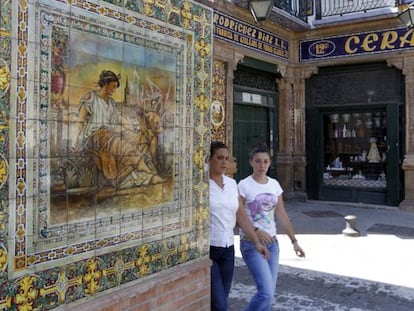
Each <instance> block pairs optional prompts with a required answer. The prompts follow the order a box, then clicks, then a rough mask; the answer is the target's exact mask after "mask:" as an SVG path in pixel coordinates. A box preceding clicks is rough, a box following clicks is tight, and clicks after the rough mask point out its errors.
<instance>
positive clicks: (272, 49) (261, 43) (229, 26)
mask: <svg viewBox="0 0 414 311" xmlns="http://www.w3.org/2000/svg"><path fill="white" fill-rule="evenodd" d="M213 23H214V37H215V38H218V39H221V40H224V41H227V42H230V43H232V44H236V45H239V46H243V47H246V48H249V49H253V50H255V51H258V52H260V53H265V54H268V55H271V56H275V57H278V58H282V59H284V60H288V59H289V42H288V41H287V40H285V39H282V38H280V37H279V36H276V35H275V34H274V33H271V32H268V31H266V30H263V29H261V28H257V27H255V26H253V25H250V24H248V23H246V22H242V21H240V20H238V19H235V18H234V17H231V16H229V15H226V14H223V13H221V12H218V11H215V12H214V18H213Z"/></svg>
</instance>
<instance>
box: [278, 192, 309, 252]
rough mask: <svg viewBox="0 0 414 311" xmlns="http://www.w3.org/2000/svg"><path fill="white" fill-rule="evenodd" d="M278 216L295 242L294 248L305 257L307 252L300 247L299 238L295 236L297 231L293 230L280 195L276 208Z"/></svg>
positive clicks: (293, 242)
mask: <svg viewBox="0 0 414 311" xmlns="http://www.w3.org/2000/svg"><path fill="white" fill-rule="evenodd" d="M276 216H277V219H278V222H279V223H280V224H281V225H282V227H283V229H284V230H285V232H286V234H287V235H288V236H289V238H290V240H291V241H292V244H293V249H294V250H295V253H296V255H298V256H299V257H305V252H304V251H303V249H302V248H301V247H300V245H299V243H298V240H296V237H295V231H294V230H293V226H292V223H291V221H290V219H289V216H288V214H287V212H286V209H285V203H284V202H283V198H282V196H281V195H280V196H279V198H278V206H277V208H276Z"/></svg>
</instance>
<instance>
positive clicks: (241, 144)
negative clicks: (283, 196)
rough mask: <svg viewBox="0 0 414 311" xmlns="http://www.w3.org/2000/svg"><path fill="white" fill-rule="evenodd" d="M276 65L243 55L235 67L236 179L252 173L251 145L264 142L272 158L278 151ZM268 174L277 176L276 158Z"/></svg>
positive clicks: (234, 146)
mask: <svg viewBox="0 0 414 311" xmlns="http://www.w3.org/2000/svg"><path fill="white" fill-rule="evenodd" d="M278 77H279V74H278V73H277V66H276V65H275V64H269V63H266V62H263V61H260V60H257V59H253V58H250V57H245V58H244V59H243V61H242V63H241V64H239V65H238V66H237V70H236V71H235V74H234V81H233V83H234V87H233V90H234V91H233V92H234V93H233V155H234V157H235V158H236V162H237V172H236V173H235V175H234V178H235V179H236V181H239V180H240V179H243V178H245V177H247V176H248V175H250V174H251V172H252V171H251V167H250V164H249V151H250V148H251V147H252V146H253V145H254V144H255V143H257V142H265V143H266V144H267V145H268V146H269V149H270V153H271V156H272V158H274V156H275V155H276V154H277V151H278V137H279V131H278V109H277V107H278V104H277V100H278V92H277V83H276V79H277V78H278ZM268 174H269V176H271V177H276V165H275V161H272V165H271V167H270V168H269V172H268Z"/></svg>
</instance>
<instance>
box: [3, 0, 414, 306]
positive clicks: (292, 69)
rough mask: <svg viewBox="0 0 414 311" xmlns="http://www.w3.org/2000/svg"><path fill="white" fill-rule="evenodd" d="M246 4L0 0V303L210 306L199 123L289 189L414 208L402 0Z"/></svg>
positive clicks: (238, 161)
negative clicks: (266, 157) (258, 156)
mask: <svg viewBox="0 0 414 311" xmlns="http://www.w3.org/2000/svg"><path fill="white" fill-rule="evenodd" d="M247 2H248V1H224V0H218V1H209V0H204V1H181V0H177V1H155V0H145V1H95V0H89V1H73V0H72V1H66V0H52V1H46V0H33V1H2V2H1V7H0V9H1V10H0V12H1V15H0V39H1V42H0V44H1V52H0V107H1V109H0V112H1V116H0V156H1V158H0V166H1V168H2V170H1V172H2V174H1V176H2V177H1V180H0V198H1V201H0V202H1V204H0V289H1V290H0V309H1V310H50V309H65V310H70V309H74V310H75V309H76V310H84V309H85V310H86V309H89V310H125V309H130V310H133V309H135V310H171V309H177V310H209V309H210V305H209V303H210V298H209V295H210V273H209V272H210V260H209V258H208V250H209V206H208V182H207V176H208V175H207V172H206V168H205V162H206V160H207V158H208V150H209V144H210V141H211V140H213V139H214V140H222V141H224V142H226V143H227V144H228V146H229V147H230V150H231V152H232V154H233V155H234V157H235V161H234V163H233V165H232V168H231V170H230V171H229V174H231V175H233V176H234V177H235V178H236V179H239V178H242V177H244V176H245V175H247V174H248V173H249V167H248V164H247V162H248V161H247V160H248V159H247V151H248V149H249V148H250V146H251V144H253V143H255V142H257V141H266V142H267V143H268V144H269V146H270V148H271V153H272V156H273V157H274V159H275V161H274V164H273V166H272V167H271V170H270V174H271V175H272V176H275V177H277V178H278V179H279V181H280V183H281V185H282V187H283V188H284V191H285V192H284V194H285V196H286V198H287V199H299V200H306V199H308V198H310V199H314V200H340V201H348V202H365V203H374V204H383V205H391V206H399V207H400V208H401V209H405V210H414V189H413V187H414V136H413V135H414V109H413V102H414V93H413V92H414V91H413V89H414V88H413V87H412V84H413V83H414V76H413V74H414V71H413V70H412V68H413V64H414V61H413V60H414V57H413V55H414V54H413V52H412V47H413V46H414V39H413V38H412V36H413V30H412V29H407V28H405V27H403V26H402V25H401V23H400V22H399V20H398V18H397V15H398V12H399V11H401V10H402V9H405V8H406V4H405V3H403V2H402V1H401V2H395V1H365V2H364V1H346V3H345V2H344V1H342V2H340V3H341V4H340V5H338V2H337V1H275V7H274V8H273V10H272V13H271V14H270V17H269V19H268V20H267V21H266V22H265V23H264V24H257V23H255V22H254V20H253V18H252V15H251V14H250V12H249V11H248V9H247ZM351 2H352V4H351ZM405 2H407V1H405ZM335 3H336V4H335ZM368 4H369V5H370V6H367V5H368Z"/></svg>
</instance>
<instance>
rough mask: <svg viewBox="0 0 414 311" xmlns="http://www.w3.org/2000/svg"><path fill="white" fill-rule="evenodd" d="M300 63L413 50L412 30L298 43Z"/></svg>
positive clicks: (393, 30)
mask: <svg viewBox="0 0 414 311" xmlns="http://www.w3.org/2000/svg"><path fill="white" fill-rule="evenodd" d="M299 44H300V56H299V61H300V62H306V61H314V60H320V59H327V58H339V57H347V56H356V55H367V54H374V53H385V52H392V51H397V50H403V49H410V48H411V49H412V48H414V35H413V29H407V28H399V29H391V30H383V31H376V32H363V33H357V34H352V35H346V36H338V37H328V38H323V39H318V40H303V41H300V43H299Z"/></svg>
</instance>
